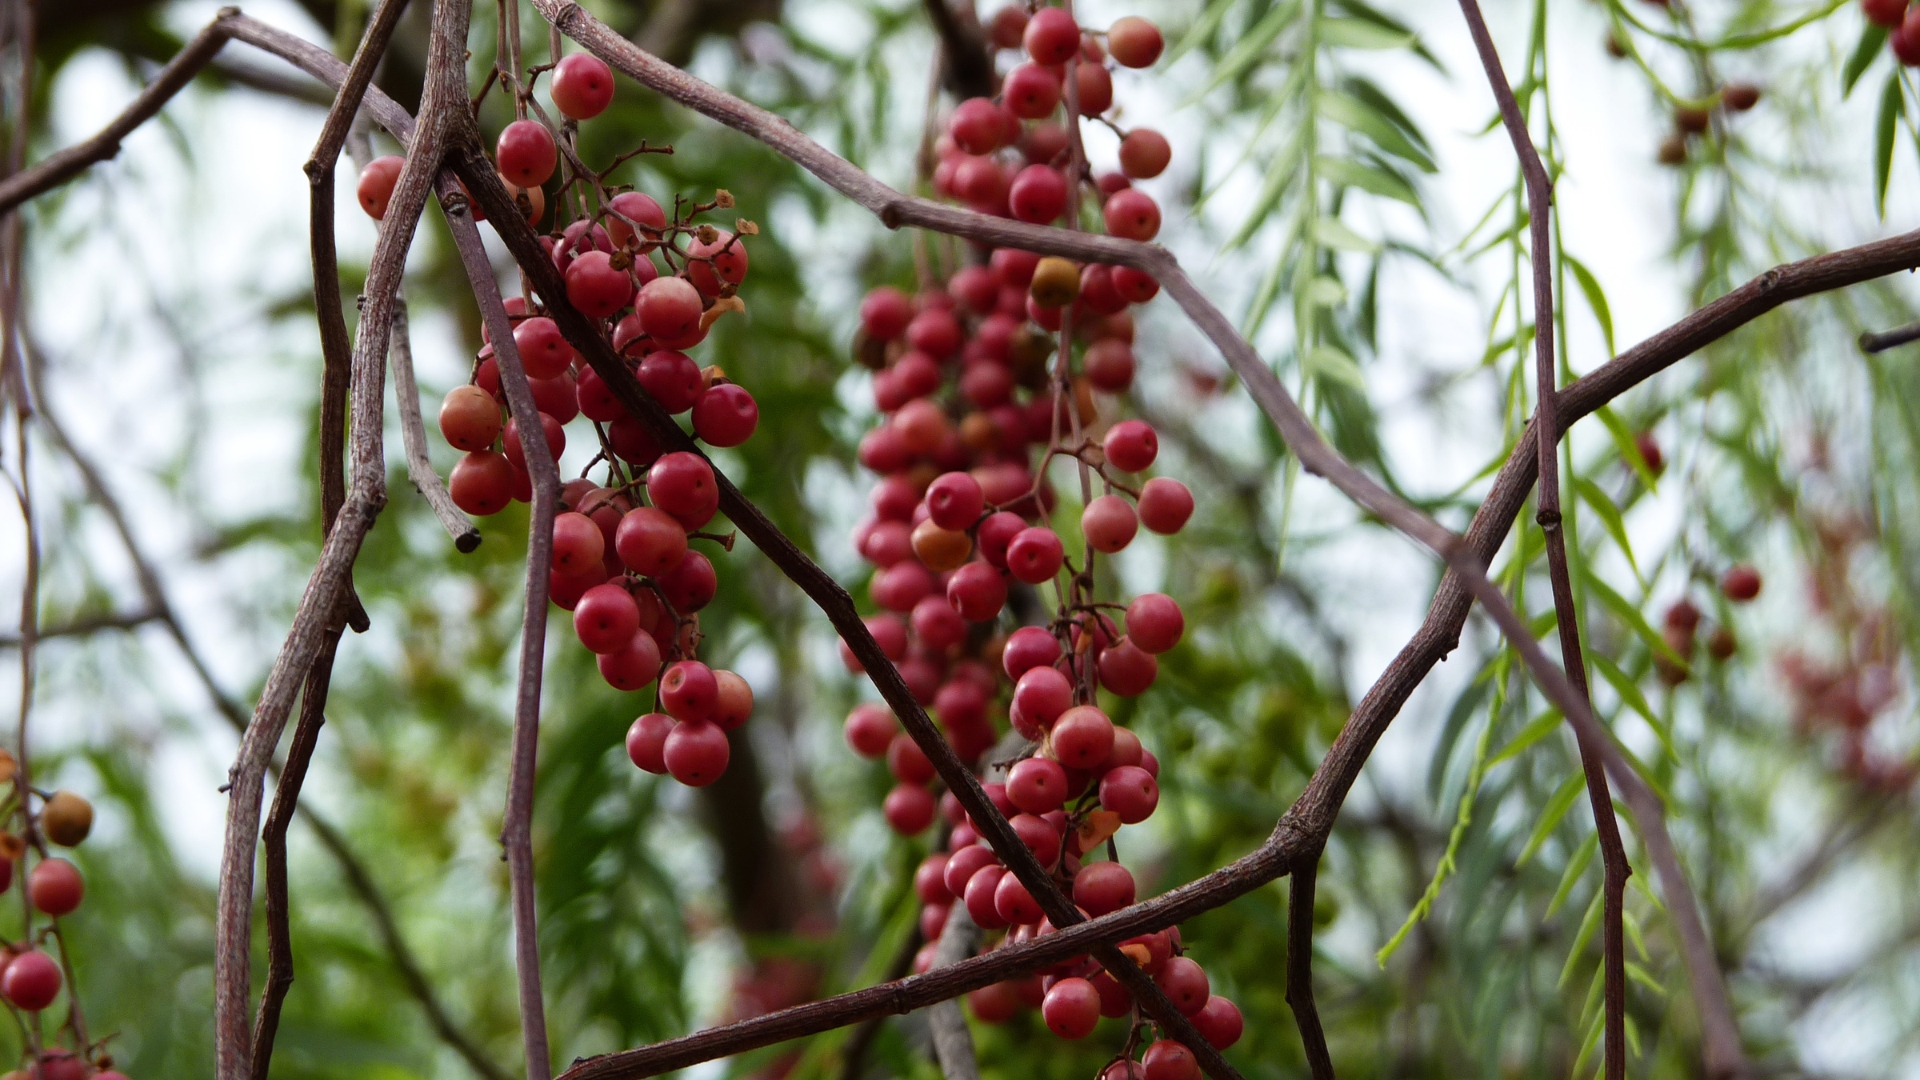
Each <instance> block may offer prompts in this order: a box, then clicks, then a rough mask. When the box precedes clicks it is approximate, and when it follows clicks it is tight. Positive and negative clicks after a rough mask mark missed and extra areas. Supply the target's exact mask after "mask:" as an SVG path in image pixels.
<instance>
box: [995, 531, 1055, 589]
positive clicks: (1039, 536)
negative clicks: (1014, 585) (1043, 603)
mask: <svg viewBox="0 0 1920 1080" xmlns="http://www.w3.org/2000/svg"><path fill="white" fill-rule="evenodd" d="M1065 557H1066V548H1065V546H1064V545H1062V544H1061V543H1060V537H1059V535H1058V534H1056V533H1055V532H1054V531H1053V530H1052V529H1049V528H1045V527H1043V526H1037V525H1036V526H1034V527H1032V528H1029V529H1022V530H1021V531H1020V533H1019V535H1017V536H1015V537H1014V538H1013V541H1012V542H1011V543H1009V544H1008V545H1007V570H1008V571H1009V572H1010V573H1012V574H1013V576H1014V577H1016V578H1019V579H1020V580H1021V581H1024V582H1026V583H1027V584H1029V585H1038V584H1040V583H1041V582H1043V581H1046V580H1047V579H1049V578H1051V577H1053V575H1054V574H1056V573H1058V572H1059V570H1060V564H1061V561H1062V560H1063V559H1065Z"/></svg>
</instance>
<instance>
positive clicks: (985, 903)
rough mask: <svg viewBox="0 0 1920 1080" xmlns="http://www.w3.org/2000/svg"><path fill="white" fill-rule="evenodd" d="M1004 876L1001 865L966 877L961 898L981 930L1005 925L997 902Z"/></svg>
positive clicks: (986, 868)
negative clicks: (964, 890) (965, 888)
mask: <svg viewBox="0 0 1920 1080" xmlns="http://www.w3.org/2000/svg"><path fill="white" fill-rule="evenodd" d="M894 790H895V791H898V790H900V789H899V788H895V789H894ZM889 797H891V796H889ZM929 801H931V797H929ZM1006 876H1007V872H1006V870H1004V869H1002V868H1001V867H998V866H989V867H985V868H984V869H981V870H979V871H978V872H976V873H975V874H974V875H973V876H972V877H970V878H968V879H967V891H966V892H965V893H964V894H963V895H962V899H963V900H964V901H965V903H966V905H967V914H968V915H971V916H973V921H974V923H975V924H976V925H978V926H979V927H980V928H981V929H983V930H998V929H1000V928H1001V927H1003V926H1006V925H1007V920H1006V919H1004V918H1002V917H1001V916H1000V906H999V903H998V902H997V901H998V894H999V890H1000V881H1001V879H1002V878H1004V877H1006Z"/></svg>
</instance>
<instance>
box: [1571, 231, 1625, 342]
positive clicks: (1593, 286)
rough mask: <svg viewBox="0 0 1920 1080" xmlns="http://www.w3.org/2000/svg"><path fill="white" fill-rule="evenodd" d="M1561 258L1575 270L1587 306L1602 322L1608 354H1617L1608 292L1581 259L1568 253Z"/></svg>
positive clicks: (1602, 331)
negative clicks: (1601, 286)
mask: <svg viewBox="0 0 1920 1080" xmlns="http://www.w3.org/2000/svg"><path fill="white" fill-rule="evenodd" d="M1561 258H1562V259H1564V260H1566V264H1567V269H1569V270H1571V271H1573V278H1574V280H1575V281H1577V282H1579V284H1580V291H1581V292H1582V293H1584V294H1586V297H1587V306H1588V307H1590V308H1592V309H1593V317H1594V318H1595V319H1596V320H1598V321H1599V323H1600V334H1601V336H1602V337H1604V338H1606V339H1607V355H1608V356H1613V355H1615V354H1616V353H1617V352H1618V351H1619V350H1618V349H1617V348H1615V346H1614V344H1613V310H1612V308H1610V307H1609V306H1608V304H1607V294H1606V292H1605V291H1604V290H1602V289H1601V288H1600V280H1599V279H1598V278H1596V277H1594V276H1593V271H1591V270H1589V269H1587V265H1586V264H1585V263H1583V262H1581V261H1580V260H1579V259H1576V258H1574V257H1573V256H1571V255H1566V254H1562V255H1561Z"/></svg>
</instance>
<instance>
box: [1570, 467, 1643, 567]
mask: <svg viewBox="0 0 1920 1080" xmlns="http://www.w3.org/2000/svg"><path fill="white" fill-rule="evenodd" d="M1573 487H1574V490H1575V491H1577V492H1579V493H1580V500H1581V501H1582V502H1584V503H1586V504H1587V505H1588V506H1591V507H1593V512H1594V513H1596V514H1598V515H1600V523H1601V524H1602V525H1604V526H1606V529H1607V535H1609V536H1611V537H1613V542H1614V543H1616V544H1618V545H1620V552H1621V554H1623V555H1625V556H1626V557H1627V566H1628V567H1630V568H1631V569H1632V570H1633V577H1634V580H1636V581H1638V582H1639V583H1640V588H1641V589H1642V590H1643V591H1644V590H1645V589H1646V587H1647V576H1646V575H1645V574H1642V573H1641V572H1640V562H1639V560H1637V559H1635V558H1634V557H1633V544H1632V542H1631V541H1629V540H1628V539H1627V523H1626V520H1625V519H1624V518H1622V517H1621V516H1620V508H1619V507H1617V506H1615V505H1614V504H1613V500H1612V499H1610V498H1608V497H1607V493H1606V492H1604V491H1601V490H1600V485H1599V484H1596V483H1594V482H1593V481H1591V480H1589V479H1587V478H1586V477H1584V476H1580V477H1575V478H1574V481H1573Z"/></svg>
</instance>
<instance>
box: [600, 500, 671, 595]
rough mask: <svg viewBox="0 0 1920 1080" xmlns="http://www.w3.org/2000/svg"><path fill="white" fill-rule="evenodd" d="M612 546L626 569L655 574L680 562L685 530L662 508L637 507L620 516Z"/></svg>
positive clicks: (665, 570)
mask: <svg viewBox="0 0 1920 1080" xmlns="http://www.w3.org/2000/svg"><path fill="white" fill-rule="evenodd" d="M613 548H614V551H615V552H616V553H617V554H618V555H619V556H620V561H621V562H623V563H625V564H626V566H627V569H629V570H631V571H633V572H634V573H636V574H645V575H647V576H649V577H654V576H658V575H660V574H664V573H666V572H667V571H669V570H672V569H673V568H674V567H677V566H679V565H680V560H681V559H682V558H684V557H685V556H686V553H687V531H686V529H684V528H682V527H681V525H680V523H679V522H677V521H675V520H674V519H673V518H672V517H670V516H668V515H667V514H666V513H665V512H664V511H661V510H659V509H656V508H654V507H651V506H637V507H635V508H633V509H632V510H629V511H627V513H626V515H625V516H623V517H622V518H621V519H620V527H619V530H618V531H617V532H615V533H614V538H613Z"/></svg>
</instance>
